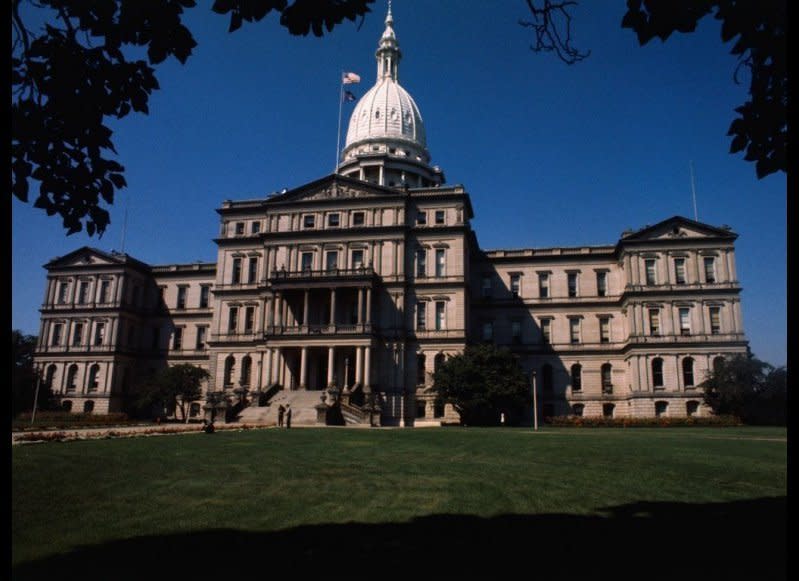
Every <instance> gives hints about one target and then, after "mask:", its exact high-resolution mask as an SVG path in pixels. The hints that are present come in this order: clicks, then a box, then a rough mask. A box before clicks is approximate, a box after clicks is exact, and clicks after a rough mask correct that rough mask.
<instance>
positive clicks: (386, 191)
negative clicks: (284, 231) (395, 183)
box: [269, 176, 401, 203]
mask: <svg viewBox="0 0 799 581" xmlns="http://www.w3.org/2000/svg"><path fill="white" fill-rule="evenodd" d="M400 193H401V192H398V191H397V190H393V189H390V188H385V187H382V186H377V185H375V184H370V183H368V182H362V181H359V180H354V179H351V178H345V177H342V176H328V177H326V178H323V179H321V180H317V181H315V182H311V183H310V184H306V185H304V186H300V187H299V188H295V189H293V190H291V191H288V192H286V193H285V194H281V195H279V196H275V197H272V198H270V199H269V202H281V203H288V202H290V203H294V202H318V201H330V200H350V199H375V200H377V199H381V198H386V197H387V196H396V195H399V194H400Z"/></svg>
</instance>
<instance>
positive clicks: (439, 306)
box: [436, 302, 446, 331]
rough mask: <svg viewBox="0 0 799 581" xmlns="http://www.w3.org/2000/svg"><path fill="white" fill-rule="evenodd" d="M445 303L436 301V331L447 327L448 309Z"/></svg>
mask: <svg viewBox="0 0 799 581" xmlns="http://www.w3.org/2000/svg"><path fill="white" fill-rule="evenodd" d="M444 307H445V303H443V302H438V303H436V331H441V330H443V329H444V328H445V326H444V323H445V316H446V311H445V310H444Z"/></svg>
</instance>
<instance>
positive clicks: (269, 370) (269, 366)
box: [264, 348, 274, 387]
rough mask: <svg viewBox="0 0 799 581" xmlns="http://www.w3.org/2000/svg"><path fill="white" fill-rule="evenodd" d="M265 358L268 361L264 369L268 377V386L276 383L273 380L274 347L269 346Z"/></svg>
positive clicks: (265, 375)
mask: <svg viewBox="0 0 799 581" xmlns="http://www.w3.org/2000/svg"><path fill="white" fill-rule="evenodd" d="M264 360H265V361H266V369H264V377H265V378H266V385H267V387H268V386H270V385H272V383H274V382H273V381H272V349H269V348H267V350H266V352H265V354H264Z"/></svg>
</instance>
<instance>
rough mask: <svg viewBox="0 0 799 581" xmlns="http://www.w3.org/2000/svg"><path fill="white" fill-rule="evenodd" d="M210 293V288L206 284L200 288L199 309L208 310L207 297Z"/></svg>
mask: <svg viewBox="0 0 799 581" xmlns="http://www.w3.org/2000/svg"><path fill="white" fill-rule="evenodd" d="M210 293H211V287H210V286H209V285H207V284H204V285H202V286H201V287H200V308H201V309H206V308H208V297H209V296H210Z"/></svg>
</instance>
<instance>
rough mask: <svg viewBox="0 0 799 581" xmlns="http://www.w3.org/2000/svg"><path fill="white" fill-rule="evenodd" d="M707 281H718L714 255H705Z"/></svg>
mask: <svg viewBox="0 0 799 581" xmlns="http://www.w3.org/2000/svg"><path fill="white" fill-rule="evenodd" d="M704 262H705V282H709V283H714V282H716V261H715V260H714V259H713V257H712V256H705V260H704Z"/></svg>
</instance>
